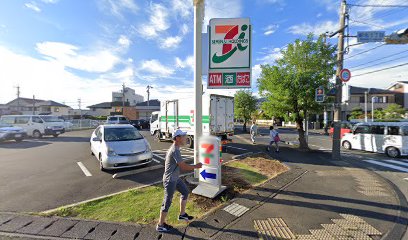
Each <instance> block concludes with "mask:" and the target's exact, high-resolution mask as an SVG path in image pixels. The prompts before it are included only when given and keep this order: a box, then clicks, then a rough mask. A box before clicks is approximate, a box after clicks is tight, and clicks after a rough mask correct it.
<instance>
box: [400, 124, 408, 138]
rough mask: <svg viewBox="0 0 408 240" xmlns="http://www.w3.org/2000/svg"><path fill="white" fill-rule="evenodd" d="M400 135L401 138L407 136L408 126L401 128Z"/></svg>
mask: <svg viewBox="0 0 408 240" xmlns="http://www.w3.org/2000/svg"><path fill="white" fill-rule="evenodd" d="M401 134H402V136H408V126H402V127H401Z"/></svg>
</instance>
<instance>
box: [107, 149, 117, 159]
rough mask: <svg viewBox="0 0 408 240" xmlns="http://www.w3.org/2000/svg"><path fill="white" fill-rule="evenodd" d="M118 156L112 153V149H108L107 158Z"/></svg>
mask: <svg viewBox="0 0 408 240" xmlns="http://www.w3.org/2000/svg"><path fill="white" fill-rule="evenodd" d="M117 155H118V154H117V153H116V152H115V151H113V150H112V149H108V156H110V157H112V156H117Z"/></svg>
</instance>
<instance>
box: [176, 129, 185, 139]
mask: <svg viewBox="0 0 408 240" xmlns="http://www.w3.org/2000/svg"><path fill="white" fill-rule="evenodd" d="M186 135H187V132H183V131H181V130H180V129H177V130H176V131H175V132H174V133H173V139H176V137H178V136H186Z"/></svg>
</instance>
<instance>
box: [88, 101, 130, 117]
mask: <svg viewBox="0 0 408 240" xmlns="http://www.w3.org/2000/svg"><path fill="white" fill-rule="evenodd" d="M126 107H129V102H125V108H126ZM88 108H89V110H86V113H87V115H90V116H94V117H99V116H110V115H121V114H122V108H123V102H103V103H98V104H95V105H91V106H88ZM83 111H85V110H83Z"/></svg>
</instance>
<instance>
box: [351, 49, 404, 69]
mask: <svg viewBox="0 0 408 240" xmlns="http://www.w3.org/2000/svg"><path fill="white" fill-rule="evenodd" d="M405 52H408V50H405V51H402V52H398V53H394V54H391V55H388V56H385V57H382V58H377V59H374V60H371V61H368V62H366V63H362V64H358V65H355V66H353V67H350V68H356V67H360V66H364V65H367V64H370V63H373V62H377V61H381V60H384V59H386V58H389V57H394V56H397V55H400V54H402V53H405Z"/></svg>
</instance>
